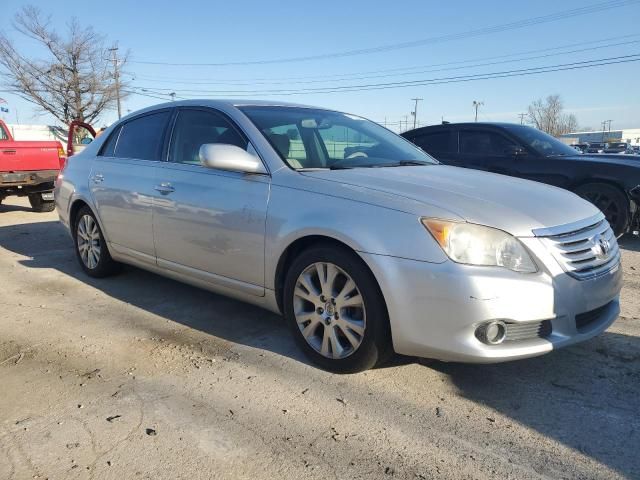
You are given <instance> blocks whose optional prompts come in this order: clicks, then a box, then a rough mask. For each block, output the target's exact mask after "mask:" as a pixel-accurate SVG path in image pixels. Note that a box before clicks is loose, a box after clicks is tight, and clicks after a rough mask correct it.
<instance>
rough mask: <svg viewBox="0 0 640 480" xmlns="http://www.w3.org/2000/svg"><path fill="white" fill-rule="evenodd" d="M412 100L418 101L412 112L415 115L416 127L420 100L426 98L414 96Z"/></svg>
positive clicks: (414, 125) (414, 123)
mask: <svg viewBox="0 0 640 480" xmlns="http://www.w3.org/2000/svg"><path fill="white" fill-rule="evenodd" d="M411 100H413V101H414V102H416V103H415V106H414V107H413V112H411V115H413V128H416V123H417V121H418V102H421V101H422V100H424V98H412V99H411Z"/></svg>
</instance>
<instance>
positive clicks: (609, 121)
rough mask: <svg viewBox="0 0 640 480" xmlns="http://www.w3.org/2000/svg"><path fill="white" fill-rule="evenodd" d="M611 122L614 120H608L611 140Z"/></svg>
mask: <svg viewBox="0 0 640 480" xmlns="http://www.w3.org/2000/svg"><path fill="white" fill-rule="evenodd" d="M611 122H613V120H607V123H608V124H609V139H610V138H611Z"/></svg>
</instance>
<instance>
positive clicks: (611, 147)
mask: <svg viewBox="0 0 640 480" xmlns="http://www.w3.org/2000/svg"><path fill="white" fill-rule="evenodd" d="M604 153H622V154H625V155H634V154H635V152H634V151H633V148H631V145H629V144H628V143H625V142H613V143H607V148H605V149H604Z"/></svg>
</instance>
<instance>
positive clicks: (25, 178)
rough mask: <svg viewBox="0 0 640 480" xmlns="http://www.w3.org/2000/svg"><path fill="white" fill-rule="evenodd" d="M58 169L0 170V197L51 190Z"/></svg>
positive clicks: (20, 195)
mask: <svg viewBox="0 0 640 480" xmlns="http://www.w3.org/2000/svg"><path fill="white" fill-rule="evenodd" d="M57 176H58V170H37V171H24V172H0V197H9V196H12V195H15V196H19V197H23V196H25V195H30V194H32V193H46V192H52V191H53V187H54V181H55V179H56V177H57Z"/></svg>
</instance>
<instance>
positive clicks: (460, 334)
mask: <svg viewBox="0 0 640 480" xmlns="http://www.w3.org/2000/svg"><path fill="white" fill-rule="evenodd" d="M361 256H362V258H363V259H364V260H365V262H366V263H367V264H368V265H369V267H370V268H371V269H372V271H373V273H374V275H375V276H376V278H377V279H378V281H379V283H380V287H381V289H382V292H383V295H384V297H385V301H386V303H387V308H388V311H389V318H390V322H391V330H392V337H393V346H394V349H395V350H396V352H398V353H401V354H405V355H411V356H418V357H427V358H434V359H438V360H444V361H455V362H469V363H497V362H504V361H509V360H516V359H521V358H528V357H534V356H537V355H542V354H544V353H547V352H550V351H552V350H554V349H557V348H561V347H565V346H568V345H572V344H575V343H578V342H581V341H584V340H587V339H589V338H592V337H594V336H595V335H598V334H599V333H601V332H603V331H604V330H606V329H607V328H608V327H609V326H610V325H611V324H612V323H613V322H614V321H615V319H616V318H617V316H618V314H619V312H620V305H619V293H620V290H621V288H622V269H621V268H620V266H617V267H615V268H614V269H612V270H611V271H609V272H608V273H607V274H605V275H602V276H600V277H597V278H595V279H592V280H583V281H580V280H576V279H575V278H573V277H570V276H569V275H567V274H566V273H564V272H562V271H560V269H559V268H558V269H551V271H550V270H549V269H545V270H544V271H540V272H538V273H536V274H524V275H523V274H518V273H515V272H511V271H509V270H506V269H501V268H492V267H472V266H465V265H459V264H456V263H453V262H450V261H447V262H445V263H442V264H430V263H426V262H417V261H413V260H406V259H401V258H395V257H388V256H380V255H371V254H364V253H361ZM545 260H546V264H547V265H549V264H550V263H548V262H555V261H554V260H553V259H552V258H546V259H545ZM492 320H501V321H505V322H506V323H508V324H509V325H512V326H514V327H515V328H513V331H514V332H519V333H518V334H516V336H517V335H520V337H516V336H514V339H513V340H510V341H504V342H503V343H501V344H499V345H487V344H486V343H483V342H482V341H481V340H480V339H479V338H477V337H476V329H477V328H478V327H479V326H480V325H482V324H484V323H486V322H488V321H492ZM537 324H541V325H544V326H545V327H549V324H550V327H551V328H550V331H549V330H548V329H545V328H541V329H540V332H541V334H540V335H538V334H537V331H538V329H537ZM522 332H527V333H528V335H527V336H525V337H522ZM531 332H533V334H531Z"/></svg>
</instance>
